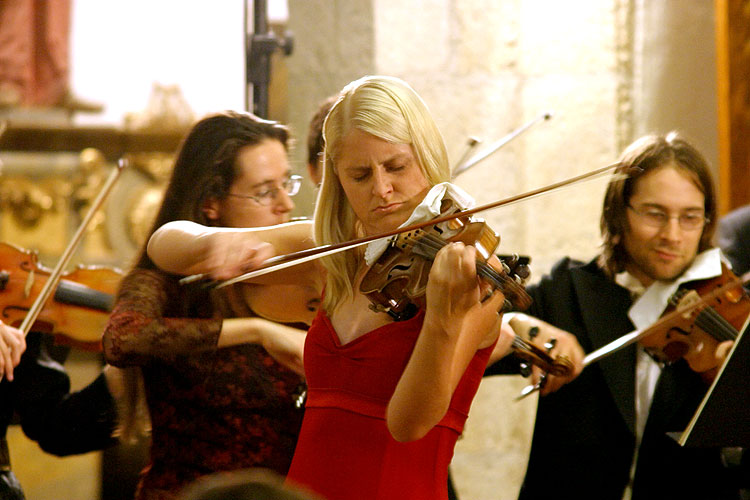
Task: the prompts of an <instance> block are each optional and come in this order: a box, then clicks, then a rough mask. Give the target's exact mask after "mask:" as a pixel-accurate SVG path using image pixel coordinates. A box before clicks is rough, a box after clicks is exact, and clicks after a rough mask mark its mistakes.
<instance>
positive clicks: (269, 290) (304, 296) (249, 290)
mask: <svg viewBox="0 0 750 500" xmlns="http://www.w3.org/2000/svg"><path fill="white" fill-rule="evenodd" d="M225 290H226V293H225V294H224V297H225V299H226V301H227V303H228V306H229V309H228V310H227V311H223V315H224V316H226V317H246V316H259V317H261V318H264V319H267V320H269V321H274V322H276V323H286V324H299V325H307V326H308V327H309V326H310V324H312V320H313V319H314V318H315V315H316V314H317V312H318V308H319V307H320V297H321V292H320V290H319V289H318V288H316V287H313V286H303V285H252V284H249V283H246V284H243V285H242V286H239V287H229V288H226V289H225ZM279 297H284V300H283V301H282V300H279ZM218 303H219V307H220V308H221V307H222V306H221V304H222V301H221V300H220V301H218ZM305 329H307V328H305Z"/></svg>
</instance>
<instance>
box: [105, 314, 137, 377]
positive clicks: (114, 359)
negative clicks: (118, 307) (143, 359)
mask: <svg viewBox="0 0 750 500" xmlns="http://www.w3.org/2000/svg"><path fill="white" fill-rule="evenodd" d="M135 323H136V322H135V321H132V320H120V318H117V317H116V316H111V317H110V324H109V325H107V328H106V329H105V330H104V334H103V335H102V354H103V355H104V361H106V363H107V364H109V365H112V366H116V367H118V368H126V367H128V366H132V365H133V364H134V361H135V358H137V357H138V354H139V352H138V350H137V342H136V341H135V340H136V338H137V335H136V332H137V329H138V327H137V325H136V324H135Z"/></svg>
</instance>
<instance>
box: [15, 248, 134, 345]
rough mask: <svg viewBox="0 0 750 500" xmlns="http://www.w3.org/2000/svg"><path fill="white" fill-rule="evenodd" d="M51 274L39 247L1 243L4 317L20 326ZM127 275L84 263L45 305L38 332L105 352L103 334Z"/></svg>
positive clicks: (66, 276) (68, 275)
mask: <svg viewBox="0 0 750 500" xmlns="http://www.w3.org/2000/svg"><path fill="white" fill-rule="evenodd" d="M49 277H50V270H49V269H47V268H45V267H43V266H42V265H40V264H39V262H38V256H37V254H36V253H35V252H33V251H30V250H25V249H21V248H18V247H16V246H14V245H11V244H8V243H0V319H2V321H3V322H5V323H8V324H10V325H12V326H14V327H18V326H19V325H20V324H21V323H22V322H23V320H24V319H25V317H26V315H27V313H28V311H29V309H30V308H31V307H32V304H33V302H34V301H35V299H36V298H37V296H38V295H39V293H40V291H41V289H42V288H43V287H44V285H45V284H46V282H47V280H48V279H49ZM121 279H122V273H121V272H120V271H119V270H116V269H111V268H108V267H94V266H88V267H84V266H79V267H78V268H76V269H75V270H74V271H72V272H69V273H66V274H63V275H62V277H61V279H60V281H59V282H58V284H57V287H56V288H55V290H54V295H53V297H52V299H51V300H48V301H47V302H46V303H45V305H44V307H43V308H42V309H41V311H40V313H39V315H38V316H37V318H36V320H35V321H34V323H33V326H32V327H31V329H32V330H33V331H40V332H45V333H49V334H51V335H53V336H54V337H55V341H56V342H57V343H60V344H66V345H70V346H73V347H77V348H81V349H84V350H88V351H101V335H102V332H103V331H104V327H105V325H106V323H107V319H108V317H109V311H110V310H111V309H112V304H113V302H114V296H115V292H116V291H117V287H118V286H119V284H120V281H121Z"/></svg>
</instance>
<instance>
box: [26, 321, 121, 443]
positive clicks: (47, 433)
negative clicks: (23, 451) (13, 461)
mask: <svg viewBox="0 0 750 500" xmlns="http://www.w3.org/2000/svg"><path fill="white" fill-rule="evenodd" d="M40 338H41V335H40V334H35V333H31V334H29V338H28V339H27V340H28V342H27V345H28V347H27V351H26V352H25V353H24V357H25V358H26V359H24V360H23V362H22V363H21V364H19V366H18V368H17V369H16V371H15V374H14V375H15V378H14V380H13V383H12V386H13V401H14V406H15V411H16V413H17V414H18V417H19V420H20V424H21V427H22V429H23V431H24V433H25V434H26V436H28V437H29V439H32V440H34V441H36V442H37V443H39V446H40V447H41V448H42V449H43V450H44V451H46V452H48V453H51V454H54V455H59V456H64V455H73V454H78V453H86V452H88V451H92V450H98V449H102V448H105V447H107V446H109V445H112V444H114V443H115V442H116V440H115V438H113V437H112V435H113V433H114V429H115V427H116V425H117V410H116V405H115V401H114V399H113V398H112V396H111V394H110V393H109V390H108V388H107V383H106V380H105V378H104V374H101V375H99V377H97V379H96V380H94V381H93V382H92V383H91V384H89V385H88V386H86V387H85V388H83V389H82V390H80V391H76V392H70V379H69V377H68V375H67V373H66V372H65V370H64V369H63V367H62V366H61V365H60V364H59V363H57V362H56V361H54V360H53V359H52V358H51V357H50V356H49V355H48V354H47V352H46V350H45V349H44V346H43V345H41V341H40Z"/></svg>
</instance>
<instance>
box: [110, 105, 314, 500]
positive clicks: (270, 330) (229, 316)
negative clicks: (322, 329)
mask: <svg viewBox="0 0 750 500" xmlns="http://www.w3.org/2000/svg"><path fill="white" fill-rule="evenodd" d="M287 141H288V131H287V129H286V128H285V127H283V126H282V125H280V124H278V123H276V122H270V121H265V120H261V119H259V118H257V117H255V116H253V115H251V114H245V113H235V112H225V113H220V114H216V115H212V116H208V117H206V118H204V119H202V120H201V121H199V122H198V123H197V124H196V125H195V126H194V127H193V128H192V130H191V131H190V132H189V133H188V135H187V137H186V138H185V139H184V141H183V143H182V146H181V149H180V151H179V153H178V156H177V159H176V162H175V165H174V169H173V172H172V178H171V180H170V182H169V185H168V187H167V189H166V193H165V195H164V200H163V202H162V205H161V208H160V210H159V212H158V214H157V215H156V219H155V221H154V225H153V228H154V229H155V228H158V227H160V226H162V225H163V224H164V223H166V222H168V221H172V220H177V219H189V220H192V221H195V222H199V223H201V224H205V225H210V226H227V227H235V228H237V227H252V226H267V225H274V224H279V223H282V222H287V221H288V220H289V218H290V211H291V210H292V208H293V207H294V203H293V202H292V199H291V197H292V196H294V195H295V194H296V193H297V191H298V190H299V185H300V177H299V176H296V175H292V174H291V171H290V167H289V162H288V158H287ZM152 232H153V229H152ZM259 289H260V287H255V288H254V285H249V284H239V285H237V286H234V287H227V288H224V289H221V290H218V291H209V290H208V289H206V288H205V287H203V286H201V284H198V283H196V284H193V285H189V286H181V285H180V283H179V276H176V275H173V274H169V273H167V272H164V271H161V270H159V269H157V267H156V266H155V265H154V263H153V262H152V261H151V259H150V258H149V257H148V255H147V254H146V252H145V249H144V250H143V251H141V253H140V256H139V257H138V260H137V263H136V265H135V267H134V268H133V270H132V271H130V273H129V274H128V275H127V276H126V277H125V278H124V279H123V281H122V285H121V288H120V290H119V293H118V297H117V301H116V303H115V306H114V309H113V313H112V315H111V317H110V320H109V323H108V325H107V328H106V330H105V332H104V339H103V342H104V354H105V358H106V360H107V362H109V363H110V364H112V365H115V366H118V367H135V371H138V369H139V371H140V372H141V373H142V381H143V387H144V389H145V396H146V402H147V406H148V410H149V416H150V420H151V442H152V443H151V452H150V463H149V465H148V467H147V468H146V469H145V470H144V471H143V472H142V474H141V480H140V483H139V486H138V492H137V494H136V498H137V499H138V500H146V499H148V500H151V499H172V498H175V496H176V495H177V493H178V491H179V490H180V489H182V488H183V487H184V486H185V485H187V484H188V483H190V482H192V481H194V480H195V479H196V478H198V477H199V476H203V475H206V474H210V473H214V472H218V471H225V470H232V469H242V468H248V467H264V468H268V469H272V470H274V471H276V472H277V473H279V474H286V472H287V469H288V468H289V464H290V461H291V457H292V453H293V451H294V446H295V443H296V440H297V435H298V432H299V428H300V424H301V420H302V409H301V407H302V405H301V401H300V397H301V394H302V393H303V392H304V389H305V387H304V379H303V378H302V376H301V374H302V359H301V356H302V346H303V343H304V338H305V332H304V330H300V329H298V328H293V327H290V326H287V325H282V324H279V323H275V322H273V321H270V320H269V319H273V317H274V310H273V306H274V304H275V302H277V301H275V300H274V297H276V298H277V297H279V296H280V295H282V296H288V295H291V294H298V296H299V297H300V299H301V300H299V301H297V302H296V303H297V304H299V305H300V306H299V307H298V309H297V310H291V311H290V310H289V308H286V309H285V311H284V313H285V315H284V317H285V318H286V319H287V320H290V321H295V322H298V323H299V324H305V325H306V324H309V323H310V321H311V320H312V318H313V317H314V315H315V310H316V308H317V300H318V298H319V297H320V290H319V289H315V287H314V286H308V287H306V288H303V287H298V286H293V285H279V286H277V287H272V288H271V289H268V288H267V287H264V291H265V293H262V294H261V293H256V292H257V290H259ZM260 316H263V317H260ZM305 327H306V326H305ZM133 371H134V370H132V369H131V370H130V371H129V374H130V375H132V373H133ZM135 379H136V377H132V376H128V377H127V378H126V380H128V381H130V382H129V383H130V385H131V386H134V385H135ZM131 389H132V387H131ZM130 392H131V393H133V391H132V390H131V391H130ZM134 408H135V405H133V406H132V407H131V408H130V410H131V415H132V413H133V410H134ZM132 421H133V419H132V418H126V419H125V423H124V425H126V426H127V425H128V423H129V422H132Z"/></svg>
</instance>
